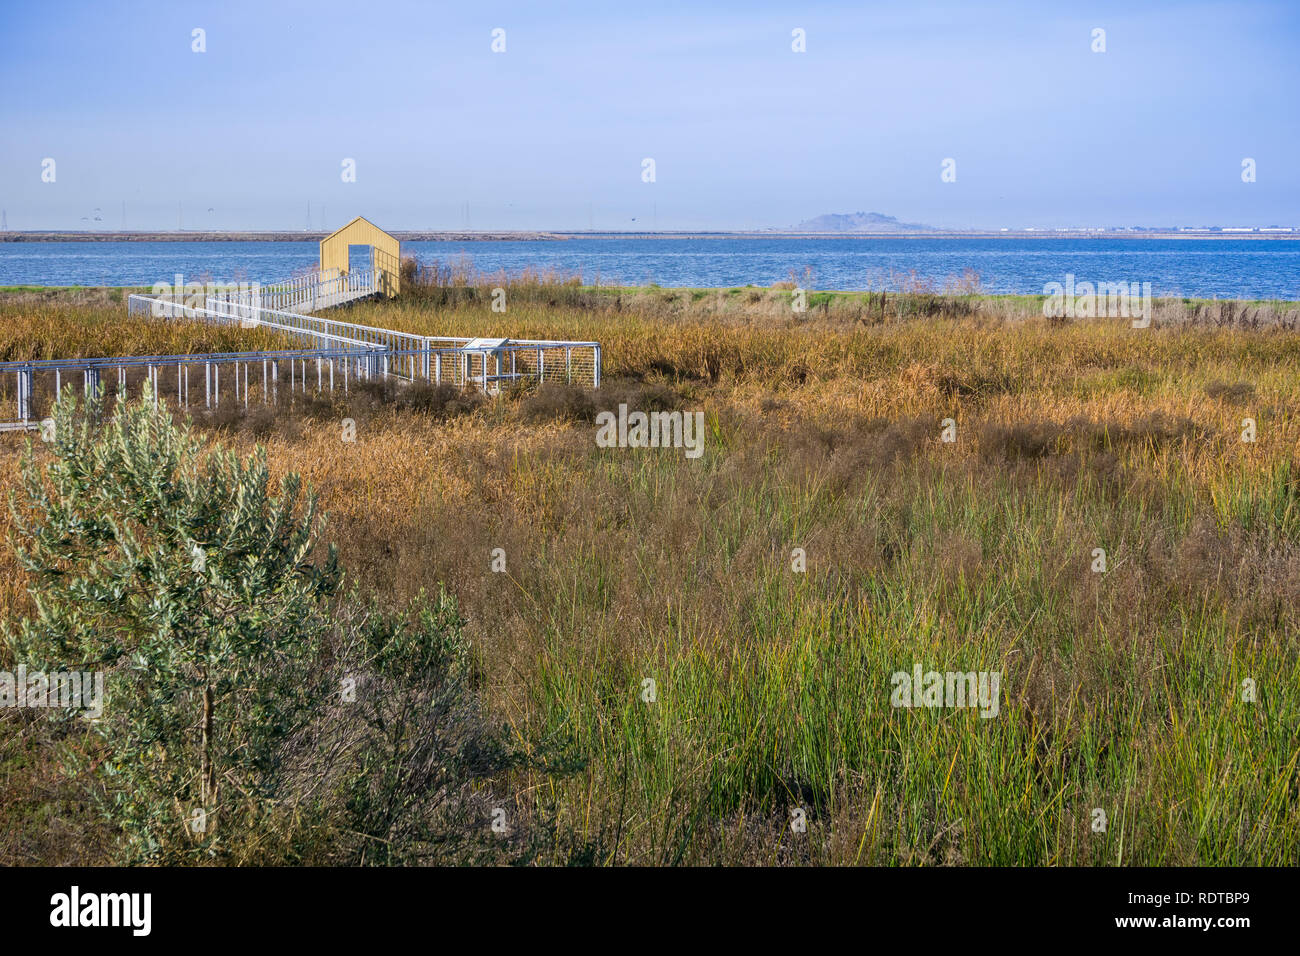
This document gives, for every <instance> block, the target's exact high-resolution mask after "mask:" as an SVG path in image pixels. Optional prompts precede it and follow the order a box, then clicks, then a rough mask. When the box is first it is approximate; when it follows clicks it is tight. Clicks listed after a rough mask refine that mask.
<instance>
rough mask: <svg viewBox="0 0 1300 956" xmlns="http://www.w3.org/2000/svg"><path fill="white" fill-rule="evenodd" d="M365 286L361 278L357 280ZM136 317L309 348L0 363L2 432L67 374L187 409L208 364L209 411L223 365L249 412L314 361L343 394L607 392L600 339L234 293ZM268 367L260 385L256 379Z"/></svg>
mask: <svg viewBox="0 0 1300 956" xmlns="http://www.w3.org/2000/svg"><path fill="white" fill-rule="evenodd" d="M342 278H346V277H342ZM363 281H364V280H358V284H360V283H361V282H363ZM299 288H306V286H302V287H299ZM127 311H128V314H130V315H134V316H149V317H154V318H170V319H192V320H197V321H204V322H210V323H213V324H219V325H239V326H241V327H244V328H265V329H270V330H273V331H277V332H281V333H284V334H286V335H288V336H291V337H293V338H297V339H298V340H299V341H300V342H301V343H302V344H303V345H304V347H303V348H299V349H280V350H270V351H249V352H221V353H206V354H196V355H142V356H116V357H111V358H74V359H39V360H19V361H11V362H0V431H11V430H17V429H26V428H33V427H37V425H36V423H38V422H39V421H40V419H41V418H42V417H44V413H45V412H46V411H48V409H49V407H50V405H49V403H48V401H47V400H46V399H45V396H46V395H48V394H52V395H53V396H54V398H55V400H57V398H58V396H60V395H61V394H63V389H64V388H65V387H66V386H65V382H64V379H65V378H67V380H68V382H69V383H71V382H75V381H76V379H77V378H78V377H80V379H81V384H82V389H83V391H85V392H89V391H91V390H93V389H96V388H98V387H99V386H100V385H101V384H103V385H104V386H105V390H106V391H121V390H126V391H129V390H130V389H131V388H133V387H136V386H139V387H140V388H141V389H142V392H143V394H146V395H150V394H152V396H153V398H154V400H155V401H157V400H158V399H159V395H160V394H161V393H162V392H163V391H164V390H165V391H167V392H168V393H170V390H171V389H174V390H175V393H176V396H177V404H178V405H180V406H181V407H183V408H188V407H189V406H190V404H191V402H190V378H191V371H192V370H194V369H197V368H199V367H202V372H203V382H204V402H205V406H206V407H208V408H215V407H218V406H219V405H220V401H221V394H222V375H221V369H222V368H223V367H233V373H232V371H228V372H227V375H226V376H225V380H226V390H227V392H228V391H229V387H230V385H231V383H232V382H233V386H234V397H235V399H236V400H239V399H240V387H241V382H242V388H243V397H242V400H243V403H244V405H245V406H246V407H247V405H248V403H249V401H250V396H252V397H253V398H257V397H259V396H260V398H261V399H262V400H263V401H265V402H267V403H274V402H275V401H276V400H277V398H278V395H279V392H280V388H281V386H282V385H283V384H284V382H285V376H284V374H283V373H282V366H283V365H286V364H287V372H288V386H289V391H290V393H293V392H295V391H298V390H302V391H305V390H306V389H307V385H308V379H309V377H310V371H311V368H312V367H313V365H312V363H314V369H315V372H316V375H315V378H316V390H317V391H325V390H328V391H330V392H334V391H335V390H336V389H338V388H342V389H343V391H344V392H347V391H348V389H349V388H350V383H351V382H352V381H354V380H360V381H370V380H374V379H390V378H395V379H398V380H400V381H404V382H407V383H415V382H421V381H423V382H425V383H427V384H429V385H453V386H457V387H461V388H471V387H472V388H477V389H480V390H483V391H500V390H502V389H504V388H508V387H510V386H511V385H513V384H516V383H523V382H527V381H540V382H563V383H569V384H577V385H585V386H588V387H590V388H599V387H600V369H601V353H600V343H599V342H567V341H550V340H518V339H515V340H511V339H504V340H493V341H490V342H486V343H485V340H474V339H468V338H458V337H454V336H428V335H414V334H412V333H409V332H399V331H396V330H393V329H382V328H378V327H375V326H367V325H360V324H357V323H353V322H339V321H335V320H333V319H325V318H321V317H319V316H312V315H303V314H300V313H295V312H289V311H285V310H281V309H272V308H267V307H266V306H265V305H261V304H257V303H249V302H243V301H237V300H232V299H231V298H230V297H228V296H227V295H225V294H222V295H212V296H207V297H205V298H204V306H203V307H200V306H195V305H191V304H188V303H186V302H185V301H184V300H181V301H177V299H175V298H173V297H170V296H145V295H132V296H129V297H128V299H127ZM475 343H477V344H475ZM259 364H260V365H261V368H262V376H261V380H262V381H261V386H260V389H259V387H258V386H257V382H256V375H255V374H254V372H255V371H256V367H257V366H258V365H259ZM109 371H112V372H114V373H115V377H114V378H113V379H112V381H106V380H105V379H106V373H107V372H109ZM11 375H12V376H13V377H12V378H10V376H11ZM11 382H12V383H13V388H12V389H11V388H10V383H11ZM113 382H115V383H116V384H115V385H114V384H113ZM110 386H111V387H110Z"/></svg>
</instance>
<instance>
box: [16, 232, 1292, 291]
mask: <svg viewBox="0 0 1300 956" xmlns="http://www.w3.org/2000/svg"><path fill="white" fill-rule="evenodd" d="M402 251H403V254H404V255H414V256H416V257H417V258H419V259H420V260H422V261H425V262H429V261H433V260H439V261H442V262H444V263H445V262H449V261H456V260H460V259H468V260H470V261H471V262H472V263H473V266H474V267H475V268H477V269H479V270H481V271H484V272H489V273H495V272H497V271H498V270H502V269H504V270H506V271H507V272H509V273H515V272H518V271H520V270H522V269H525V268H535V269H540V270H542V271H547V270H555V271H558V272H560V273H563V274H581V275H582V277H583V279H584V281H586V282H594V281H597V280H599V281H600V282H603V283H606V284H618V285H648V284H650V283H658V284H659V285H662V286H696V287H714V286H742V285H748V284H753V285H760V286H767V285H771V284H772V283H773V282H779V281H785V280H788V279H789V278H790V273H791V271H792V270H793V271H794V272H795V274H796V275H797V276H798V277H800V279H802V277H803V275H804V270H805V268H809V269H811V270H812V277H811V282H810V283H809V287H810V288H812V289H844V290H848V289H879V288H895V287H896V283H895V281H894V278H895V277H896V276H898V275H905V274H910V273H912V272H915V273H916V274H917V275H918V276H921V277H924V278H926V279H928V280H930V281H932V282H934V283H935V284H936V285H937V286H939V287H942V286H943V285H944V283H945V282H946V281H947V280H948V279H949V278H950V277H960V276H961V275H962V274H963V273H964V272H965V271H966V270H973V271H974V272H976V273H978V274H979V276H980V280H981V284H982V287H983V288H984V290H985V291H987V292H993V293H1029V294H1036V293H1042V291H1043V286H1044V285H1045V284H1046V283H1048V282H1064V280H1065V276H1066V274H1067V273H1072V274H1073V275H1075V276H1076V277H1077V278H1078V279H1079V280H1086V281H1092V282H1150V283H1151V287H1152V290H1153V292H1154V294H1155V295H1157V296H1165V295H1168V296H1188V297H1195V298H1215V297H1217V298H1238V299H1290V300H1297V299H1300V242H1295V241H1280V240H1244V239H1242V240H1221V239H1168V240H1163V239H1125V238H1114V239H1111V238H1106V239H1048V238H1041V239H1031V238H1020V237H1017V238H1005V239H1002V238H987V239H975V238H943V239H927V238H847V237H846V238H836V239H796V238H783V237H771V238H766V237H765V238H761V239H760V238H753V239H751V238H699V239H676V238H674V239H617V238H616V239H568V240H562V241H555V240H529V241H500V242H497V241H492V242H404V243H403V244H402ZM316 256H317V245H316V243H315V242H30V243H29V242H16V243H0V286H5V285H133V286H149V285H153V284H154V283H155V282H170V281H172V280H173V277H174V275H175V274H176V273H177V272H180V273H182V274H183V275H184V276H185V278H186V281H196V280H197V281H206V280H209V279H210V280H213V281H232V280H233V281H248V282H269V281H272V280H274V279H280V278H285V277H287V276H289V275H291V274H292V273H294V272H295V271H297V270H302V269H306V268H309V267H311V266H312V265H313V264H314V263H315V262H316Z"/></svg>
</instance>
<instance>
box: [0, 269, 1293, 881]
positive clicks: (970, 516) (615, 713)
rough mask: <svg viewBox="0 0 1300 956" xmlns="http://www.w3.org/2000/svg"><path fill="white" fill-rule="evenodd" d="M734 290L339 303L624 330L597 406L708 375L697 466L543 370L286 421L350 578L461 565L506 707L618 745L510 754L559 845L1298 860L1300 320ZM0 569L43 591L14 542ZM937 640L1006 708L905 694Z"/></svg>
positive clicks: (2, 462) (834, 855)
mask: <svg viewBox="0 0 1300 956" xmlns="http://www.w3.org/2000/svg"><path fill="white" fill-rule="evenodd" d="M718 295H720V296H724V300H725V301H730V300H731V299H734V298H736V297H734V296H733V297H730V298H726V297H725V295H724V294H723V293H719V294H718ZM696 301H700V300H696ZM598 305H599V307H597V306H598ZM729 308H730V311H725V312H724V311H723V310H721V309H719V310H717V311H715V312H713V313H711V314H709V315H707V316H701V315H697V314H692V313H691V311H690V310H689V309H686V308H684V309H683V310H682V312H681V313H680V314H676V315H674V314H664V313H663V312H662V311H659V310H656V311H654V312H653V313H651V312H647V311H636V310H633V307H632V305H631V304H625V305H621V306H619V307H618V308H614V307H610V306H609V305H608V303H605V304H603V305H601V304H600V303H596V304H592V305H590V307H585V308H573V307H569V306H564V305H560V306H550V305H547V304H545V302H536V301H529V300H527V299H526V298H525V301H523V302H521V303H518V304H513V303H512V305H511V307H510V310H509V311H508V312H507V313H506V314H505V315H500V314H495V313H492V312H491V311H490V309H488V308H487V306H486V303H481V304H468V305H465V304H461V305H455V306H452V307H447V308H437V309H434V308H430V307H428V306H421V305H411V304H403V303H388V304H374V305H366V306H361V307H357V308H353V309H351V310H348V312H349V314H348V315H347V316H345V317H346V318H349V319H350V320H352V321H358V322H364V323H368V324H374V325H381V326H387V327H392V328H403V329H407V330H410V331H415V332H421V333H425V334H456V335H488V334H502V335H511V336H514V337H519V338H532V337H554V338H576V339H595V340H598V341H600V342H601V343H602V345H603V348H604V357H605V363H606V365H605V375H606V380H607V384H606V388H604V389H602V390H601V392H600V393H598V394H597V395H596V396H594V398H595V403H596V407H609V406H613V405H616V404H617V403H618V402H619V401H626V402H628V403H629V404H630V405H632V406H633V407H634V408H635V407H637V405H638V404H641V405H644V404H645V403H646V402H648V401H651V400H653V401H663V400H664V396H665V395H666V396H667V398H668V400H669V401H671V402H672V403H674V404H675V405H676V406H677V407H680V408H683V409H686V410H692V411H693V410H696V409H699V410H703V411H704V412H705V414H706V420H707V422H708V427H707V433H708V434H707V438H706V451H705V454H704V457H703V458H702V459H700V460H699V461H697V462H692V461H689V460H687V459H685V458H684V457H683V456H682V455H681V453H680V452H678V451H671V450H659V451H653V450H646V451H636V450H631V451H619V450H616V449H612V450H601V449H598V448H596V447H595V444H594V441H593V434H594V429H593V426H592V424H591V423H590V421H586V420H572V419H564V418H559V419H556V420H551V421H545V422H542V423H540V424H539V423H537V422H536V417H537V416H536V414H532V412H535V411H536V409H537V408H539V407H544V408H550V407H551V406H549V405H547V406H541V405H538V398H537V397H528V396H511V397H506V396H502V397H499V398H497V399H495V400H494V401H492V402H489V403H487V404H485V405H483V406H481V407H479V408H477V409H475V410H471V411H467V412H465V413H464V414H461V415H456V416H452V417H450V418H445V417H434V416H429V415H423V414H420V413H417V412H410V411H405V410H397V409H394V408H392V407H390V406H387V405H385V404H383V403H382V402H376V401H374V400H373V399H372V398H369V397H366V396H353V397H352V399H351V401H350V403H348V404H346V405H342V404H340V405H338V406H335V407H331V406H325V405H320V406H315V407H313V408H311V409H307V410H304V411H303V412H301V413H299V414H295V415H293V416H291V417H290V418H288V419H283V420H277V421H276V422H274V423H273V424H272V426H271V427H269V429H268V428H265V427H264V428H263V429H262V430H263V431H265V432H266V434H265V437H264V438H263V439H262V440H263V442H264V443H265V444H266V445H267V446H268V449H269V451H270V460H271V463H272V465H273V467H274V468H275V469H276V470H277V471H278V472H283V471H288V470H293V471H298V472H300V473H301V474H302V475H303V476H304V477H305V478H306V480H307V481H308V482H309V483H310V484H312V485H313V486H314V487H315V488H316V489H318V491H319V492H320V494H321V498H322V506H323V508H324V510H325V511H326V512H328V514H329V517H330V525H329V527H330V531H329V536H330V537H331V538H333V539H334V540H336V541H337V542H338V544H339V546H340V550H341V558H342V562H343V564H344V566H345V567H346V568H347V569H348V572H349V574H350V575H351V576H352V578H353V579H354V580H355V581H357V582H358V583H360V584H362V585H363V586H365V587H366V588H368V589H372V590H375V591H377V592H379V593H381V594H382V595H384V596H385V597H386V598H387V599H389V600H391V601H392V602H394V603H398V602H401V601H403V600H405V599H406V598H408V597H410V596H412V595H413V594H414V593H416V592H417V591H418V590H419V589H421V588H434V587H436V585H437V583H438V582H445V583H446V584H447V585H448V586H449V588H450V589H451V590H452V591H453V592H454V593H455V594H456V595H457V597H458V598H459V600H460V602H461V607H462V610H463V611H464V613H465V614H466V616H467V617H468V619H469V621H470V624H469V628H470V633H471V636H472V638H473V641H474V644H475V648H476V653H477V657H478V660H479V662H480V666H481V668H482V670H483V673H484V680H485V685H484V698H485V705H486V706H487V707H488V709H489V712H490V713H491V714H492V715H494V716H496V717H499V718H500V719H501V720H503V721H505V722H507V723H508V724H509V726H510V727H511V728H512V734H513V736H514V738H515V739H516V740H517V741H518V742H519V743H520V744H521V745H523V746H526V747H528V748H531V749H533V750H535V751H536V752H537V753H539V754H540V753H543V752H545V751H546V750H547V748H548V747H553V746H555V747H563V748H568V749H569V750H570V751H571V752H573V753H575V754H577V755H578V756H579V757H580V758H581V759H582V760H583V761H585V769H583V770H582V771H580V772H578V773H576V774H569V775H552V774H548V773H546V772H543V771H541V770H539V769H536V768H533V769H528V770H521V771H519V772H518V774H516V775H514V776H512V777H511V779H509V780H505V781H502V787H503V790H504V791H505V792H507V793H509V794H511V795H512V800H513V801H514V804H513V805H514V807H515V815H514V816H512V819H518V820H521V821H525V823H524V824H523V826H524V828H525V830H526V829H527V826H529V825H532V826H535V827H538V828H540V827H542V826H543V822H542V821H549V823H547V825H548V826H553V827H556V828H559V829H562V830H563V831H564V833H565V834H566V836H565V840H564V841H560V840H558V838H557V840H556V841H555V843H554V847H555V849H554V853H553V854H552V855H551V856H549V857H548V856H546V855H545V854H543V855H542V857H541V859H542V860H543V861H544V862H546V861H553V862H559V861H562V860H565V859H569V858H575V857H577V858H583V859H590V860H592V861H600V862H603V861H610V860H617V861H619V862H625V861H626V862H642V863H660V862H683V861H685V862H717V861H724V860H725V861H743V862H800V861H814V862H830V863H853V862H875V863H927V862H928V863H936V862H940V863H941V862H967V863H1066V864H1081V863H1099V862H1109V863H1115V862H1121V863H1127V862H1137V863H1149V864H1165V863H1264V862H1269V863H1295V862H1297V860H1296V856H1295V854H1296V847H1297V846H1298V845H1300V840H1298V839H1297V837H1300V774H1298V773H1297V770H1296V765H1297V758H1298V757H1300V753H1298V752H1297V747H1298V746H1300V744H1297V741H1296V738H1295V736H1294V727H1295V726H1296V720H1297V717H1300V692H1297V686H1300V685H1298V684H1297V683H1296V681H1295V676H1296V674H1297V640H1296V633H1297V631H1296V628H1297V625H1300V381H1298V380H1297V372H1296V370H1297V369H1300V339H1297V337H1296V336H1295V334H1294V333H1289V332H1285V331H1279V330H1274V331H1269V330H1260V329H1254V330H1244V329H1232V328H1214V327H1203V326H1197V325H1182V326H1179V327H1164V328H1151V329H1145V330H1136V329H1131V328H1129V327H1127V325H1126V323H1123V322H1118V321H1106V320H1097V321H1088V322H1078V323H1073V324H1054V323H1049V322H1047V321H1044V320H1042V319H1038V318H1033V317H1023V316H1022V317H1015V318H1000V317H997V316H992V315H983V314H977V315H957V316H947V315H938V316H934V317H930V318H927V319H922V320H913V321H907V320H898V321H896V320H888V321H880V322H873V323H871V324H867V323H865V322H861V321H857V320H854V319H849V320H846V319H845V318H844V317H843V316H838V315H835V314H834V313H831V314H827V315H822V316H819V315H815V314H814V315H812V316H811V317H798V318H796V317H789V316H782V315H779V314H764V313H765V310H764V309H763V308H757V309H755V310H753V311H752V312H749V313H747V312H746V311H745V309H744V308H743V307H742V306H734V307H729ZM87 321H88V322H89V323H90V324H92V325H93V324H94V322H95V321H96V320H95V319H94V317H91V316H88V317H87ZM97 334H98V333H97ZM9 341H10V342H15V343H17V342H20V341H21V337H20V336H14V337H11V338H10V339H9ZM12 347H18V346H17V345H15V346H12ZM136 350H137V351H138V350H139V349H138V348H137V349H136ZM575 407H576V406H575ZM344 416H347V417H352V418H354V419H355V420H356V421H357V440H356V442H355V443H352V444H347V443H344V442H343V441H341V424H340V423H341V419H342V418H343V417H344ZM1247 417H1249V418H1253V419H1254V420H1255V421H1256V423H1257V428H1258V435H1257V441H1255V442H1253V443H1246V442H1243V441H1241V440H1240V433H1241V431H1242V419H1244V418H1247ZM946 418H952V419H954V420H955V422H956V423H957V436H958V437H957V441H956V442H955V443H952V444H948V443H944V442H942V441H940V429H941V424H940V423H941V422H942V420H943V419H946ZM211 435H212V438H213V439H214V440H221V441H224V442H226V443H233V444H234V445H236V446H238V447H241V448H248V447H250V446H251V444H252V442H253V441H254V440H255V437H254V435H253V433H252V431H251V430H250V429H249V428H248V427H244V426H241V424H240V423H239V422H238V421H232V422H230V423H229V424H228V425H227V426H226V427H223V428H220V429H214V430H213V431H212V432H211ZM14 444H15V442H14V441H13V440H12V439H7V440H5V444H4V447H3V448H2V449H0V456H2V458H0V474H3V475H4V476H6V478H5V480H6V481H7V482H11V481H12V476H13V474H14V464H13V463H14V455H15V451H14V447H13V446H14ZM7 520H8V518H7V516H6V517H5V518H4V519H0V522H7ZM498 547H499V548H503V549H504V551H505V553H506V556H507V573H505V574H495V573H493V572H492V571H491V568H490V554H491V551H492V549H493V548H498ZM793 547H802V548H805V549H806V551H807V554H808V573H807V574H806V575H795V574H793V573H791V571H790V551H791V548H793ZM1096 547H1104V548H1105V549H1106V550H1107V555H1108V559H1109V564H1110V568H1109V570H1108V571H1107V573H1106V574H1105V575H1099V574H1093V573H1091V571H1090V570H1089V565H1090V562H1091V552H1092V549H1093V548H1096ZM0 581H2V582H3V584H0V614H4V615H6V616H12V615H13V614H15V613H19V612H20V609H21V608H22V606H23V602H24V600H25V598H24V597H23V595H22V583H21V580H20V578H19V577H18V576H17V575H16V573H15V572H14V569H13V566H12V561H11V558H10V556H9V554H8V553H7V552H6V553H4V554H2V555H0ZM914 660H919V661H923V662H925V664H926V667H927V669H928V668H930V667H935V668H938V669H945V667H946V666H947V665H952V667H953V668H954V669H962V670H966V669H978V668H992V669H1001V670H1002V671H1003V672H1004V683H1003V686H1004V691H1005V693H1006V695H1007V700H1006V703H1005V704H1004V706H1003V710H1002V715H1001V716H1000V717H999V718H998V719H997V720H994V721H989V722H981V721H980V720H979V719H978V718H974V717H972V718H971V719H970V720H967V719H966V717H967V715H965V714H947V715H935V714H919V713H906V712H902V713H900V712H899V711H891V709H890V708H889V707H888V704H887V701H888V675H889V672H890V671H892V670H894V669H908V668H910V666H911V663H912V662H913V661H914ZM647 676H653V677H655V679H656V680H657V682H658V687H659V703H658V704H657V705H656V707H654V708H650V707H647V705H645V704H643V703H642V702H641V700H640V698H639V693H640V687H641V682H642V680H643V679H644V678H645V677H647ZM1245 676H1249V677H1252V678H1253V679H1255V680H1257V682H1258V684H1259V686H1260V688H1261V703H1260V704H1259V705H1247V704H1242V703H1240V702H1239V700H1238V697H1237V691H1236V689H1237V687H1238V685H1239V684H1240V681H1241V679H1242V678H1243V677H1245ZM1265 697H1266V699H1264V698H1265ZM1288 728H1290V730H1289V731H1288ZM791 806H804V807H807V808H808V810H809V816H810V821H811V822H810V826H809V832H808V834H806V835H803V836H801V837H800V838H799V839H797V840H795V839H792V835H791V834H790V832H789V831H788V829H787V828H786V826H785V823H786V820H787V816H786V814H787V810H788V808H789V807H791ZM1099 806H1100V807H1105V808H1107V809H1108V811H1109V812H1110V813H1111V815H1112V819H1113V820H1114V821H1115V822H1114V823H1113V826H1112V831H1111V832H1110V833H1109V834H1101V835H1097V834H1093V833H1091V832H1090V830H1089V821H1090V816H1089V814H1090V811H1091V809H1092V808H1093V807H1099ZM1125 807H1127V809H1125ZM1125 814H1127V816H1125ZM1121 819H1123V820H1124V821H1125V824H1126V828H1127V830H1126V836H1125V838H1124V842H1123V844H1122V846H1121V842H1120V840H1119V832H1120V826H1119V821H1120V820H1121ZM528 821H531V824H529V823H528ZM615 832H617V833H618V837H617V839H615V838H614V836H613V834H614V833H615ZM561 843H562V844H563V846H564V847H566V849H561V848H560V846H561ZM575 847H576V849H575ZM584 854H589V855H588V856H584Z"/></svg>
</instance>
